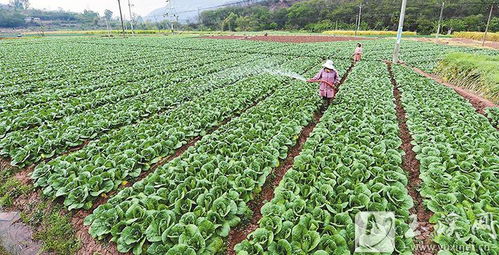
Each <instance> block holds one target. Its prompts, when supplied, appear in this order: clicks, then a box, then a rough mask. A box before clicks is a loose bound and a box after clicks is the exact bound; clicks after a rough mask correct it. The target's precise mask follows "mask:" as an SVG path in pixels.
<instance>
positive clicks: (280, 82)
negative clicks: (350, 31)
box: [0, 36, 499, 255]
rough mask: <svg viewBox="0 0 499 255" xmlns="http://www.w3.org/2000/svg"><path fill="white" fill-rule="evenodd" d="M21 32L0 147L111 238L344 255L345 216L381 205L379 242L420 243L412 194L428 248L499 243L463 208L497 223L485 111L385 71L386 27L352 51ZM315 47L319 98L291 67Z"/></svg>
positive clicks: (418, 52) (350, 245)
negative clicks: (329, 92)
mask: <svg viewBox="0 0 499 255" xmlns="http://www.w3.org/2000/svg"><path fill="white" fill-rule="evenodd" d="M29 42H31V43H29ZM29 42H27V41H25V40H16V41H8V42H5V43H4V44H2V46H4V47H0V58H1V59H2V60H4V59H5V60H6V61H1V62H0V72H1V74H0V157H2V161H3V160H4V159H6V160H8V161H9V163H10V164H11V165H13V166H17V167H20V168H24V170H26V171H23V174H24V173H25V172H27V173H29V177H30V179H31V180H32V183H30V185H34V186H35V188H37V190H39V191H40V194H42V196H43V199H51V200H54V201H56V203H59V202H60V203H62V204H63V206H64V208H65V209H68V210H69V213H67V211H65V213H67V214H68V215H72V212H75V213H77V214H78V212H80V213H81V214H78V215H79V216H78V217H81V216H82V215H84V216H87V217H86V218H85V221H84V224H85V225H87V226H88V231H89V234H90V235H91V236H92V237H93V238H95V239H97V240H102V241H105V242H109V241H110V242H111V243H112V244H113V245H116V248H117V250H118V251H119V252H122V253H133V254H151V255H154V254H171V255H173V254H206V255H208V254H226V253H228V254H233V252H235V253H237V254H238V255H250V254H314V255H326V254H339V255H347V254H354V253H356V249H360V250H361V251H362V249H366V248H370V247H360V248H359V243H358V242H357V243H356V237H358V236H357V235H358V234H359V233H356V229H355V226H356V224H355V223H356V220H357V219H356V217H357V216H358V215H359V213H362V212H393V213H394V216H395V217H394V219H393V221H385V222H384V223H386V225H385V226H384V227H387V226H388V227H389V229H392V230H393V233H394V235H395V239H394V245H395V248H394V252H395V253H396V254H403V255H409V254H418V255H419V254H421V253H417V252H416V251H415V250H416V249H417V248H418V245H419V243H420V242H418V240H417V238H415V237H418V233H416V232H417V231H415V230H417V228H415V227H414V224H415V223H416V222H415V220H416V221H417V220H420V219H419V218H417V217H416V218H415V217H414V215H410V214H411V213H413V212H414V211H415V210H416V211H417V210H420V209H421V208H422V209H423V210H427V211H426V212H427V213H428V214H430V213H433V217H431V218H430V220H429V221H430V222H429V223H431V225H432V227H433V228H432V229H434V231H433V232H434V233H433V236H431V237H428V239H431V240H428V241H429V242H430V243H431V242H434V244H438V245H440V247H439V250H440V253H439V255H457V254H466V255H477V254H497V252H496V251H497V250H498V249H499V248H498V245H497V239H494V238H495V237H496V232H497V231H498V229H497V227H495V226H493V227H492V228H490V227H489V228H487V226H486V225H484V224H478V223H481V222H482V221H483V220H484V218H483V217H489V218H488V220H492V222H497V220H499V213H498V204H497V203H498V194H499V190H498V189H499V187H498V185H497V183H499V182H498V171H499V168H498V166H499V153H498V151H499V133H498V132H497V129H496V128H495V127H494V124H493V125H491V122H492V123H494V122H495V123H496V124H495V125H497V120H498V119H499V118H498V116H499V113H497V111H495V110H496V109H495V108H490V109H487V110H486V116H483V115H480V114H478V113H477V112H476V111H475V109H474V108H473V107H472V106H471V105H470V104H469V103H467V101H466V100H464V99H463V98H461V97H460V96H459V95H458V94H456V93H455V92H454V91H452V90H451V89H449V88H447V87H444V86H442V85H440V84H438V83H435V82H433V81H431V80H428V79H426V78H424V77H422V76H419V75H417V74H415V73H414V72H413V71H412V70H411V69H409V68H406V67H403V66H399V65H393V68H392V65H389V66H390V68H389V69H387V65H386V64H384V63H383V62H382V61H383V60H388V59H390V58H391V54H392V46H393V40H387V39H384V40H366V41H361V43H362V44H363V46H364V51H365V55H364V59H363V61H362V62H360V63H357V64H355V65H353V64H352V63H351V55H352V53H353V50H354V49H355V46H356V44H357V42H348V41H344V42H333V43H331V42H329V43H315V44H291V43H274V42H258V41H244V40H210V39H200V38H182V37H171V38H165V37H138V36H137V37H131V38H126V39H119V38H114V39H111V38H64V39H61V38H57V39H55V38H47V39H37V40H30V41H29ZM2 43H3V42H2ZM402 47H403V48H402V49H403V54H402V56H401V59H402V60H405V61H406V63H407V64H408V65H410V66H413V67H418V68H420V69H423V70H425V71H429V72H430V71H432V70H433V67H434V66H435V64H436V63H437V61H438V59H440V58H441V57H442V56H443V55H444V54H445V53H446V52H448V51H462V52H474V53H477V54H497V53H496V52H492V51H489V50H477V49H469V48H464V47H454V46H444V45H436V44H429V43H422V42H417V41H408V42H404V44H403V46H402ZM326 59H332V60H333V61H334V64H335V66H336V69H337V70H338V73H339V75H340V76H341V77H342V78H344V79H343V82H342V83H341V85H340V86H339V92H338V93H337V95H336V97H335V98H334V99H333V100H332V103H331V104H330V105H329V106H327V104H325V102H324V101H323V100H321V98H320V97H319V96H318V95H317V88H318V87H317V84H311V83H306V82H304V79H303V78H305V79H306V78H309V77H313V75H315V74H316V73H317V72H318V71H319V70H320V68H321V64H322V63H323V62H324V60H326ZM301 75H303V76H302V77H300V76H301ZM290 77H293V78H297V77H298V79H292V78H290ZM391 78H393V79H391ZM394 86H396V87H394ZM401 111H403V113H405V116H404V117H401V116H400V112H401ZM405 124H406V126H405ZM407 129H409V130H408V131H407ZM405 133H410V134H409V136H411V137H410V138H409V140H410V139H412V141H409V142H408V141H406V140H407V138H405V137H404V134H405ZM409 143H411V144H412V145H413V147H412V149H413V152H415V153H416V158H417V160H418V161H419V163H420V167H419V173H420V176H419V178H420V179H421V184H420V187H419V184H418V183H412V182H414V180H413V178H414V176H413V175H412V174H413V172H407V171H410V170H411V169H407V158H408V157H407V156H406V155H405V154H404V150H405V152H407V151H408V150H407V146H406V145H408V144H409ZM409 150H410V149H409ZM411 153H412V152H411ZM410 155H414V153H412V154H410ZM282 169H284V170H283V171H281V170H282ZM0 171H3V169H0ZM281 177H282V180H281ZM414 187H416V189H417V190H413V189H414ZM268 192H270V194H271V195H270V198H269V194H268ZM414 192H417V194H418V195H420V196H419V197H415V196H414ZM421 200H424V203H423V205H424V206H421V203H419V202H418V201H421ZM255 204H257V205H256V206H255ZM262 205H263V206H262ZM260 206H261V210H260ZM257 210H259V211H257ZM81 218H82V217H81ZM81 218H79V219H80V221H81ZM369 220H370V221H369V223H368V224H373V222H374V221H376V219H372V218H370V219H369ZM449 222H451V223H452V224H454V225H450V226H451V227H453V229H449ZM423 223H424V222H423ZM80 224H81V223H80ZM80 228H83V226H80ZM372 229H374V228H372ZM451 230H452V231H451ZM240 233H243V234H244V236H238V235H239V234H240ZM364 234H365V235H368V234H367V233H364ZM234 240H236V241H237V242H234ZM241 240H242V241H241ZM383 240H385V239H383ZM386 241H388V243H383V245H387V246H389V245H391V244H392V243H390V242H389V241H390V240H386ZM369 245H370V244H369V243H368V244H367V246H369ZM371 245H374V244H371ZM376 245H379V243H377V244H376ZM453 247H472V248H475V250H471V251H470V250H467V253H462V252H459V251H455V250H453ZM431 254H436V252H433V253H431Z"/></svg>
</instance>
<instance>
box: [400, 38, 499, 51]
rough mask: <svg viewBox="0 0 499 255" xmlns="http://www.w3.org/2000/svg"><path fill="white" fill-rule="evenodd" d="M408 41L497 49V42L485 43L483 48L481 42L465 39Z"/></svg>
mask: <svg viewBox="0 0 499 255" xmlns="http://www.w3.org/2000/svg"><path fill="white" fill-rule="evenodd" d="M408 39H409V40H414V41H419V42H432V43H436V44H442V45H453V46H466V47H474V48H489V49H499V42H493V41H485V46H482V41H477V40H472V39H467V38H439V39H436V38H408Z"/></svg>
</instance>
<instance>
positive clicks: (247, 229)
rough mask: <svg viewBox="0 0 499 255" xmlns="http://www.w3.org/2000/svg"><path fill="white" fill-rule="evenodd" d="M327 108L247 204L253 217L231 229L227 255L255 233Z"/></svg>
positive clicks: (315, 118)
mask: <svg viewBox="0 0 499 255" xmlns="http://www.w3.org/2000/svg"><path fill="white" fill-rule="evenodd" d="M353 67H354V64H352V65H351V66H350V67H349V68H348V70H347V72H346V73H345V75H343V77H342V79H341V81H340V83H339V85H338V87H339V86H341V85H342V84H343V83H344V82H345V80H346V79H347V77H348V75H349V73H350V72H351V70H352V68H353ZM333 100H334V99H333ZM328 107H329V106H328V105H322V106H321V107H320V108H319V109H318V110H317V111H316V112H315V113H314V115H313V119H312V121H310V123H308V124H307V125H306V126H305V127H303V129H302V130H301V132H300V135H299V136H298V140H297V141H296V144H295V145H294V146H292V147H291V148H290V149H289V151H288V154H287V156H286V158H285V159H284V160H282V161H281V162H280V165H279V166H278V167H277V168H275V169H274V170H273V171H272V173H271V174H270V175H269V177H268V178H267V180H266V182H265V183H264V185H263V187H262V191H261V192H260V194H258V196H257V197H256V198H255V199H254V200H252V201H250V202H249V203H248V207H249V208H250V209H251V210H252V211H253V216H252V217H251V219H250V220H249V221H248V222H247V223H245V224H244V225H241V226H239V227H236V228H234V229H231V231H230V233H229V237H228V238H227V255H235V254H236V252H235V250H234V248H235V246H236V245H237V244H239V243H240V242H242V241H244V240H245V239H246V238H247V237H248V235H249V234H250V233H251V232H253V231H255V230H256V229H257V228H258V227H259V221H260V219H261V218H262V213H261V209H262V207H263V205H264V204H265V203H267V202H269V201H271V200H272V199H273V198H274V191H275V189H276V188H277V186H279V184H280V182H281V181H282V179H283V178H284V175H285V174H286V173H287V171H288V170H289V169H291V167H292V166H293V163H294V160H295V158H296V157H297V156H298V155H300V153H301V151H302V149H303V145H304V144H305V143H306V141H307V139H308V138H309V137H310V134H311V133H312V132H313V130H314V129H315V127H316V126H317V124H319V122H320V120H321V118H322V116H323V115H324V112H325V111H326V110H327V108H328Z"/></svg>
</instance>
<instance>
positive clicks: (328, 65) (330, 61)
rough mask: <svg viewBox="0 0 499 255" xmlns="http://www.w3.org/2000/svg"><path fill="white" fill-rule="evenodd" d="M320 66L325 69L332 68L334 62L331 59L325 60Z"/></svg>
mask: <svg viewBox="0 0 499 255" xmlns="http://www.w3.org/2000/svg"><path fill="white" fill-rule="evenodd" d="M322 66H323V67H325V68H327V69H331V70H334V63H333V61H332V60H326V63H325V64H324V65H322Z"/></svg>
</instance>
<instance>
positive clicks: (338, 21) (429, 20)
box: [201, 0, 499, 34]
mask: <svg viewBox="0 0 499 255" xmlns="http://www.w3.org/2000/svg"><path fill="white" fill-rule="evenodd" d="M289 2H293V1H287V3H288V4H289ZM294 2H295V3H293V4H291V5H290V6H289V7H287V8H282V5H281V1H275V0H268V1H264V2H261V3H260V4H259V5H253V6H251V7H248V6H244V7H228V8H222V9H217V10H211V11H205V12H203V13H202V14H201V17H202V18H201V21H202V23H203V25H204V27H208V28H211V29H219V28H220V26H223V27H224V29H229V28H228V26H227V25H224V24H226V23H227V22H226V19H227V18H229V16H231V15H232V16H234V15H237V16H238V19H239V22H237V21H236V22H235V23H236V24H234V22H232V23H231V25H235V26H236V27H232V28H231V29H230V30H240V31H254V30H265V29H306V30H309V31H312V32H320V31H324V30H330V29H335V28H339V29H354V28H355V27H356V25H355V24H356V22H357V17H358V12H359V5H360V4H361V3H362V6H363V8H362V23H361V28H362V29H374V30H396V28H397V27H396V26H397V23H398V15H399V8H400V2H399V1H393V0H379V1H365V0H305V1H294ZM440 7H441V0H416V1H411V2H410V3H409V4H408V6H407V11H406V21H407V22H406V28H407V29H408V30H411V31H418V32H420V33H421V34H430V33H434V32H435V31H436V26H437V25H436V24H437V20H438V17H439V13H440ZM489 8H490V5H488V4H487V3H483V2H482V1H480V0H473V1H468V0H456V1H453V2H452V3H446V6H445V9H444V13H443V21H444V27H443V32H444V33H446V32H447V31H449V30H450V31H465V30H468V31H483V30H484V29H485V23H486V18H487V17H486V16H487V14H488V10H489ZM231 19H233V17H231ZM222 23H224V24H222ZM498 29H499V18H495V19H494V20H492V22H491V31H497V30H498Z"/></svg>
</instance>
